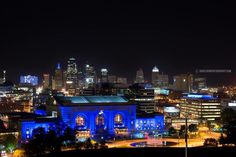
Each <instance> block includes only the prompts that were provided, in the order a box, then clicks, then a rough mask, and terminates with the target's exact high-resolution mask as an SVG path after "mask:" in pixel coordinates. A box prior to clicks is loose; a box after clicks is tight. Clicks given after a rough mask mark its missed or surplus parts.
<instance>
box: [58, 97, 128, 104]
mask: <svg viewBox="0 0 236 157" xmlns="http://www.w3.org/2000/svg"><path fill="white" fill-rule="evenodd" d="M55 99H56V100H57V101H58V102H59V103H62V104H64V103H66V102H67V103H71V104H99V103H103V104H104V103H128V100H127V99H125V98H124V97H121V96H73V97H62V96H59V97H55Z"/></svg>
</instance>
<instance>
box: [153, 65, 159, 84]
mask: <svg viewBox="0 0 236 157" xmlns="http://www.w3.org/2000/svg"><path fill="white" fill-rule="evenodd" d="M159 75H160V74H159V69H158V68H157V67H156V66H155V67H154V68H153V69H152V84H153V86H154V87H158V86H159Z"/></svg>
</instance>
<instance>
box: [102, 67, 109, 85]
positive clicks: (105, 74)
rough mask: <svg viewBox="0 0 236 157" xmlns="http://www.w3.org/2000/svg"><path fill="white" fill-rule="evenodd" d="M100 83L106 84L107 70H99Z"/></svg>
mask: <svg viewBox="0 0 236 157" xmlns="http://www.w3.org/2000/svg"><path fill="white" fill-rule="evenodd" d="M101 82H102V83H106V82H108V70H107V69H105V68H104V69H101Z"/></svg>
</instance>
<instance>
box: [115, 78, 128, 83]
mask: <svg viewBox="0 0 236 157" xmlns="http://www.w3.org/2000/svg"><path fill="white" fill-rule="evenodd" d="M117 83H120V84H127V83H128V81H127V78H126V77H117Z"/></svg>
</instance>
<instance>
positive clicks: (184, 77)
mask: <svg viewBox="0 0 236 157" xmlns="http://www.w3.org/2000/svg"><path fill="white" fill-rule="evenodd" d="M173 87H174V89H175V90H179V91H184V92H191V91H192V89H193V75H192V74H181V75H176V76H174V83H173Z"/></svg>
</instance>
